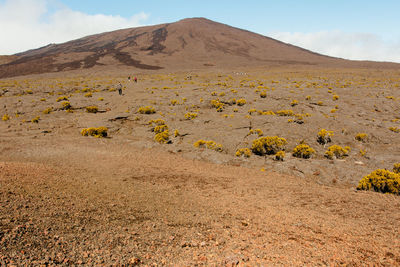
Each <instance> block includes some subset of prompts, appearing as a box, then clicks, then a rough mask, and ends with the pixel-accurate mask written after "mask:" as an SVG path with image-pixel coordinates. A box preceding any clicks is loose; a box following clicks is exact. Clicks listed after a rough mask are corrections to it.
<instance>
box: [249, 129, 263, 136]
mask: <svg viewBox="0 0 400 267" xmlns="http://www.w3.org/2000/svg"><path fill="white" fill-rule="evenodd" d="M251 134H258V136H263V135H264V133H263V131H262V130H261V129H254V130H253V129H251V130H250V131H249V133H248V135H251Z"/></svg>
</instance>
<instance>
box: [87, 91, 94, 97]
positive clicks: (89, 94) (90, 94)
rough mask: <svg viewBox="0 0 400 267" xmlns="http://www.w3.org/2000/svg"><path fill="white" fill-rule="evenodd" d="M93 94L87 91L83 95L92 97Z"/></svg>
mask: <svg viewBox="0 0 400 267" xmlns="http://www.w3.org/2000/svg"><path fill="white" fill-rule="evenodd" d="M92 96H93V95H92V93H91V92H89V93H87V94H85V97H92Z"/></svg>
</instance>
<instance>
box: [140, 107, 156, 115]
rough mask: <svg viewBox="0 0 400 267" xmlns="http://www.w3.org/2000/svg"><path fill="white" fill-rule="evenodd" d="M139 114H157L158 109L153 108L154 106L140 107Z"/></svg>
mask: <svg viewBox="0 0 400 267" xmlns="http://www.w3.org/2000/svg"><path fill="white" fill-rule="evenodd" d="M138 112H139V113H140V114H153V113H156V109H155V108H153V107H152V106H145V107H140V108H139V109H138Z"/></svg>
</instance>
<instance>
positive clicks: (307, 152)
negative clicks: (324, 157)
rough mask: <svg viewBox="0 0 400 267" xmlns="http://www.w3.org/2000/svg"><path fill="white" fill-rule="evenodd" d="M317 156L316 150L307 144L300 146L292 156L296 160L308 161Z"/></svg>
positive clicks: (294, 150)
mask: <svg viewBox="0 0 400 267" xmlns="http://www.w3.org/2000/svg"><path fill="white" fill-rule="evenodd" d="M313 154H315V150H314V149H313V148H311V147H310V146H309V145H306V144H299V145H297V146H296V147H295V148H294V149H293V153H292V155H293V156H294V157H296V158H303V159H308V158H311V157H312V155H313Z"/></svg>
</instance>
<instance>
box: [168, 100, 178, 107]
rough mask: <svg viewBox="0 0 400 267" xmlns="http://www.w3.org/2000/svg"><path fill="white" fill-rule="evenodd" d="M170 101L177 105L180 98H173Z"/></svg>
mask: <svg viewBox="0 0 400 267" xmlns="http://www.w3.org/2000/svg"><path fill="white" fill-rule="evenodd" d="M170 103H171V105H172V106H175V105H177V104H178V100H176V99H172V100H171V102H170Z"/></svg>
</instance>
